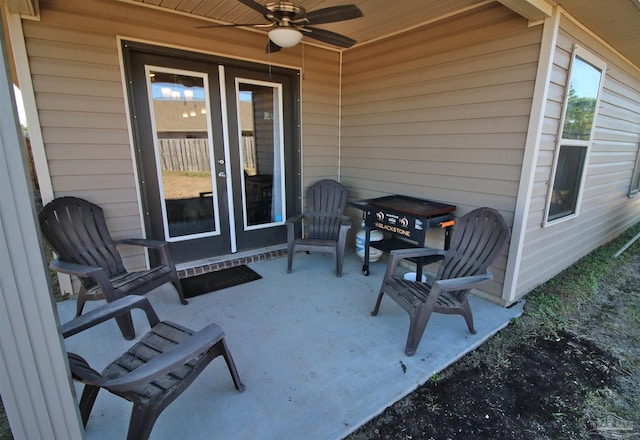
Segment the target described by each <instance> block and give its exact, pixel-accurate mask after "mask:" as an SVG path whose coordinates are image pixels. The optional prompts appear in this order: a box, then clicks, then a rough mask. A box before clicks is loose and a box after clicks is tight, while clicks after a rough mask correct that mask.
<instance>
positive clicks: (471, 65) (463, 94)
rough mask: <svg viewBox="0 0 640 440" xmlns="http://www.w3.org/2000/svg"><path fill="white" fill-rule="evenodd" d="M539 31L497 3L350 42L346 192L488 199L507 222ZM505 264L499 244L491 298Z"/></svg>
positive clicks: (476, 202)
mask: <svg viewBox="0 0 640 440" xmlns="http://www.w3.org/2000/svg"><path fill="white" fill-rule="evenodd" d="M541 34H542V27H541V26H534V27H528V23H527V21H526V20H524V19H522V18H521V17H519V16H518V15H516V14H515V13H513V12H512V11H510V10H509V9H507V8H506V7H504V6H502V5H500V4H498V3H494V4H491V5H489V6H486V7H483V8H480V9H477V10H474V11H472V12H469V13H465V14H463V15H460V16H457V17H453V18H451V19H448V20H446V21H442V22H439V23H436V24H434V25H431V26H428V27H426V28H424V29H422V30H418V31H414V32H411V33H407V34H403V35H401V36H397V37H394V38H390V39H386V40H383V41H381V42H377V43H374V44H370V45H366V46H363V47H357V48H354V49H352V50H349V51H347V52H346V53H345V54H344V65H343V96H342V102H343V107H342V114H343V119H342V149H341V153H342V156H341V174H342V181H343V183H345V184H346V185H347V186H348V187H349V189H350V191H351V193H352V196H353V197H355V198H370V197H377V196H383V195H387V194H405V195H410V196H415V197H422V198H426V199H431V200H436V201H441V202H447V203H451V204H454V205H456V206H457V210H456V215H457V216H461V215H463V214H465V213H467V212H468V211H470V210H472V209H474V208H476V207H480V206H490V207H493V208H496V209H498V210H499V211H500V212H501V213H502V214H503V216H504V217H505V219H506V220H507V223H509V224H511V223H512V221H513V213H514V210H515V204H516V196H517V192H518V185H519V178H520V172H521V166H522V159H523V154H524V145H525V140H526V135H527V127H528V122H529V113H530V111H531V103H532V96H533V89H534V82H535V77H536V68H537V62H538V55H539V51H540V40H541ZM441 236H442V232H441V231H432V233H431V234H430V237H428V238H427V240H428V241H430V240H432V241H436V240H440V239H441ZM439 246H442V243H441V242H440V243H439ZM505 267H506V250H505V251H504V252H503V255H502V257H501V258H500V259H499V260H498V261H497V263H496V264H495V265H494V267H493V268H492V271H493V272H494V281H493V283H492V284H491V285H490V286H488V287H487V288H486V291H487V292H488V293H489V295H490V298H491V299H492V300H495V301H497V302H498V301H499V298H500V295H501V291H502V282H503V279H504V270H505Z"/></svg>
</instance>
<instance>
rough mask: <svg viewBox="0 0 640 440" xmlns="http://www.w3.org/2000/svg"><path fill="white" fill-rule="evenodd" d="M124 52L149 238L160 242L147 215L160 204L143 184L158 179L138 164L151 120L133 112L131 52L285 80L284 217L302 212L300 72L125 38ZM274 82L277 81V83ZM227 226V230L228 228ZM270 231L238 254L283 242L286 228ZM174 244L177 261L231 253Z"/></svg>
mask: <svg viewBox="0 0 640 440" xmlns="http://www.w3.org/2000/svg"><path fill="white" fill-rule="evenodd" d="M122 53H123V61H124V66H125V72H126V76H127V99H128V101H129V108H130V117H131V127H132V131H133V132H132V135H133V141H134V146H135V148H134V151H135V161H136V167H137V171H138V179H139V181H138V185H139V187H140V189H141V191H140V197H141V203H142V209H143V212H144V220H145V221H144V229H145V233H146V236H147V237H149V238H155V239H164V236H163V235H162V236H160V235H159V231H158V230H157V228H155V230H154V228H153V227H152V223H153V222H152V221H151V217H150V216H151V215H152V213H154V212H160V211H158V202H157V201H156V200H154V197H150V195H149V191H150V190H151V191H153V189H152V188H147V187H146V186H145V185H148V183H147V182H154V181H156V175H152V176H149V174H150V172H149V171H148V170H145V169H144V168H145V167H144V166H143V164H144V161H143V160H142V151H141V148H140V145H139V143H140V141H139V140H140V139H141V133H140V131H141V130H144V129H145V128H144V127H150V121H149V120H148V115H147V120H145V118H144V117H143V118H142V119H141V118H140V117H139V115H142V114H143V113H145V111H146V113H148V109H137V108H136V99H135V96H136V92H137V90H136V88H137V87H138V85H135V84H134V83H133V82H132V81H131V80H130V79H131V78H132V75H133V70H132V65H133V61H132V56H133V54H142V55H150V56H154V55H159V56H163V57H170V58H175V59H183V60H189V61H194V62H198V63H207V64H210V65H211V66H212V67H213V66H215V68H216V69H217V68H218V66H220V65H221V66H224V68H225V72H226V70H227V69H228V70H229V71H231V72H243V74H242V75H241V76H242V77H246V78H262V79H264V80H267V81H268V80H269V78H274V81H273V82H281V81H286V80H287V79H288V84H283V87H284V88H286V89H287V93H286V97H285V102H284V103H283V108H284V113H285V114H284V115H283V117H285V118H289V120H288V121H287V122H288V123H287V124H285V127H289V129H288V130H287V129H285V133H284V137H285V155H284V156H285V164H284V167H285V169H284V172H285V195H286V212H285V217H284V218H285V219H286V218H287V217H289V216H291V215H292V214H293V213H296V212H300V210H301V199H302V198H301V193H300V184H301V177H300V176H301V154H300V151H301V147H300V145H301V133H300V127H301V124H300V82H299V80H300V72H299V71H298V70H295V69H288V68H283V67H278V66H269V65H265V64H260V63H252V62H248V61H242V60H235V59H231V58H225V57H220V56H216V55H209V54H203V53H199V52H190V51H187V50H179V49H173V48H167V47H163V46H156V45H151V44H146V43H139V42H131V41H125V40H123V41H122ZM185 70H189V69H188V68H186V69H185ZM245 74H246V75H245ZM225 78H227V75H226V74H225ZM275 78H277V80H276V79H275ZM217 81H218V79H216V83H217ZM225 81H226V82H227V84H225V85H223V87H224V88H225V89H228V83H229V81H230V79H228V78H227V79H225ZM145 87H146V84H145ZM214 92H215V94H216V95H217V92H218V91H217V90H214V91H211V95H214ZM283 95H285V93H283ZM217 99H218V101H219V99H220V98H219V96H218V97H217ZM227 99H229V100H231V99H233V100H235V94H234V95H228V90H227ZM216 104H218V103H217V102H212V105H216ZM220 105H222V104H220ZM234 107H235V103H234V105H233V106H230V105H229V103H228V102H227V106H226V108H227V109H229V108H234ZM227 119H228V120H227V121H226V123H227V127H226V128H225V131H226V133H227V135H228V139H227V141H228V142H229V145H230V150H231V151H233V150H234V147H233V145H232V143H233V142H235V141H237V140H236V139H234V137H237V135H236V134H235V133H237V131H234V130H235V127H234V125H237V124H235V123H233V122H231V121H232V120H233V121H235V117H232V116H229V117H228V118H227ZM219 122H220V126H219V127H216V124H217V123H218V121H215V120H212V126H213V127H214V131H215V130H218V129H220V130H222V129H223V127H222V126H221V124H223V123H224V122H223V121H219ZM154 166H155V165H154ZM213 171H214V170H212V172H213ZM234 179H235V177H234ZM156 186H157V185H156ZM233 188H234V191H237V190H238V188H239V187H238V186H237V185H236V183H235V182H234V183H233ZM156 193H157V190H156ZM221 203H222V202H221ZM225 203H226V201H225ZM221 206H222V205H221ZM227 206H228V204H224V206H222V208H223V209H226V207H227ZM235 211H236V212H237V205H236V209H235ZM227 214H228V213H227ZM234 217H235V225H233V226H231V227H234V228H241V227H243V223H242V216H238V215H235V216H234ZM283 220H284V219H283ZM221 226H222V222H221ZM227 227H229V226H228V225H227ZM269 229H271V230H270V231H269V230H268V229H263V230H262V231H263V235H265V236H268V238H267V239H266V240H265V239H262V240H261V239H260V231H261V230H257V231H251V234H249V235H248V236H247V239H245V240H241V241H236V244H237V248H236V251H247V250H251V249H259V248H262V247H266V246H272V245H277V244H282V243H286V226H285V225H284V224H283V225H281V226H277V227H273V228H269ZM188 241H191V240H187V242H188ZM175 243H183V244H184V241H183V242H172V243H171V244H170V246H171V247H172V251H173V252H174V257H175V258H176V261H178V262H187V261H193V260H197V259H202V258H208V257H214V256H220V255H225V254H228V253H230V250H229V251H220V250H218V251H215V250H213V249H208V250H206V251H202V250H200V251H196V252H190V251H189V249H197V248H198V247H200V246H198V245H197V243H194V244H195V246H191V247H186V246H184V245H182V246H180V245H177V244H175ZM205 247H206V246H205ZM185 249H186V251H185ZM203 252H204V253H203ZM204 254H206V255H204Z"/></svg>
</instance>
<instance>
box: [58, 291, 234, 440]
mask: <svg viewBox="0 0 640 440" xmlns="http://www.w3.org/2000/svg"><path fill="white" fill-rule="evenodd" d="M134 308H138V309H142V310H143V311H144V312H145V314H146V316H147V319H148V321H149V325H150V326H151V329H150V330H149V332H148V333H147V334H146V335H144V336H143V337H142V338H141V339H140V341H139V342H138V343H136V344H135V345H134V346H133V347H131V348H130V349H129V350H127V352H126V353H124V354H123V355H122V356H120V357H118V359H116V360H115V361H113V362H112V363H110V364H109V365H108V366H107V367H106V368H105V369H104V371H103V372H102V373H99V372H97V371H96V370H94V369H93V368H92V367H91V366H90V365H89V363H88V362H87V361H86V360H85V359H84V358H82V357H81V356H79V355H77V354H74V353H68V356H69V365H70V367H71V373H72V375H73V378H74V379H75V380H77V381H80V382H82V383H84V384H85V387H84V390H83V392H82V396H81V398H80V402H79V404H80V414H81V416H82V422H83V424H84V426H86V425H87V421H88V420H89V415H90V414H91V409H92V408H93V404H94V403H95V401H96V398H97V397H98V392H99V391H100V389H101V388H104V389H106V390H108V391H109V392H111V393H113V394H115V395H117V396H120V397H122V398H124V399H127V400H129V401H130V402H132V403H133V408H132V410H131V419H130V421H129V432H128V434H127V439H128V440H145V439H147V438H149V435H150V434H151V430H152V429H153V425H154V423H155V421H156V419H157V418H158V416H159V415H160V413H161V412H162V411H163V410H164V409H165V408H166V407H167V406H168V405H169V404H170V403H171V402H173V401H174V400H175V399H176V398H177V397H178V396H179V395H180V394H181V393H182V392H183V391H184V390H185V389H186V388H187V387H188V386H189V385H190V384H191V383H192V382H193V381H194V380H195V379H196V378H197V377H198V375H199V374H200V373H201V372H202V371H203V370H204V368H205V367H206V366H207V365H209V363H210V362H211V361H212V360H213V359H215V358H216V357H217V356H220V355H222V356H223V357H224V360H225V361H226V363H227V367H228V369H229V372H230V373H231V378H232V379H233V383H234V385H235V387H236V389H237V390H238V391H240V392H242V391H244V389H245V386H244V384H243V383H242V382H241V381H240V377H239V376H238V372H237V370H236V366H235V363H234V361H233V358H232V357H231V353H230V352H229V350H228V348H227V345H226V343H225V340H224V331H223V330H222V328H220V327H219V326H218V325H216V324H213V323H212V324H209V325H208V326H206V327H205V328H204V329H202V330H200V331H198V332H195V331H193V330H189V329H188V328H185V327H182V326H180V325H178V324H175V323H173V322H169V321H160V319H159V318H158V316H157V315H156V313H155V311H154V310H153V308H152V307H151V303H150V302H149V300H148V299H147V298H146V297H143V296H137V295H130V296H126V297H123V298H120V299H118V300H116V301H113V302H110V303H107V304H105V305H103V306H100V307H98V308H96V309H94V310H91V311H89V312H88V313H85V314H83V315H82V316H80V317H77V318H75V319H73V320H71V321H69V322H68V323H66V324H64V325H63V326H62V327H61V330H62V335H63V337H65V338H67V337H69V336H72V335H75V334H77V333H79V332H81V331H84V330H87V329H90V328H91V327H93V326H95V325H98V324H100V323H102V322H104V321H107V320H109V319H111V318H114V317H117V316H118V315H119V314H120V316H122V315H121V314H122V313H125V314H127V315H128V314H130V311H131V310H132V309H134ZM205 386H206V385H205Z"/></svg>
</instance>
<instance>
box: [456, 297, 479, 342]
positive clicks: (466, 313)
mask: <svg viewBox="0 0 640 440" xmlns="http://www.w3.org/2000/svg"><path fill="white" fill-rule="evenodd" d="M460 308H461V309H462V313H461V314H462V317H463V318H464V320H465V321H466V323H467V327H468V328H469V333H471V334H473V335H475V334H476V329H475V328H474V326H473V313H471V306H470V305H469V303H468V302H464V303H463V304H461V305H460Z"/></svg>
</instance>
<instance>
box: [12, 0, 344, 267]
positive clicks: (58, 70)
mask: <svg viewBox="0 0 640 440" xmlns="http://www.w3.org/2000/svg"><path fill="white" fill-rule="evenodd" d="M40 12H41V21H39V22H34V21H28V20H24V21H23V31H24V36H25V44H26V48H27V54H28V57H29V64H30V68H31V77H32V82H33V87H34V93H35V98H36V104H37V107H38V115H39V118H40V122H41V127H42V135H43V140H44V149H45V152H46V160H47V165H48V167H49V169H50V175H51V183H52V187H53V192H54V196H55V197H58V196H63V195H71V194H73V195H76V196H79V197H83V198H86V199H88V200H91V201H92V202H94V203H97V204H98V205H100V206H102V207H103V209H104V210H105V215H106V218H107V224H108V227H109V229H110V230H111V231H112V233H113V235H114V237H115V238H119V237H131V236H141V235H142V234H143V227H142V223H141V216H140V206H139V197H138V191H137V178H136V171H135V169H136V165H135V162H134V158H133V149H132V145H131V136H130V130H129V127H128V119H127V118H128V116H127V104H126V100H125V96H124V87H123V84H122V81H123V79H122V78H123V75H122V72H121V59H120V54H119V47H118V46H119V41H118V37H122V38H123V39H131V40H139V41H144V42H148V43H151V44H158V45H166V46H171V47H178V48H181V49H185V50H192V51H197V52H205V53H212V54H216V55H221V56H226V57H229V58H239V59H243V60H249V61H255V62H257V63H262V64H263V65H264V66H265V71H267V70H268V64H269V62H271V63H273V64H275V65H281V66H285V67H290V68H294V69H301V67H302V66H304V72H303V80H302V82H301V87H302V88H301V99H302V103H301V108H302V139H301V145H302V164H303V187H304V188H306V187H307V186H308V185H309V184H310V183H312V182H314V181H315V180H318V179H320V178H325V177H328V178H337V176H338V160H339V159H338V158H339V154H338V135H339V130H338V127H339V123H338V122H339V53H338V52H335V51H332V50H325V49H320V48H317V47H314V46H308V47H304V49H303V47H302V45H299V46H298V47H295V48H292V49H287V50H284V51H281V52H279V53H275V54H271V55H268V54H265V53H264V48H265V46H266V42H267V40H266V36H265V35H264V34H259V33H255V32H248V31H243V30H239V29H234V28H225V29H196V26H198V25H202V24H204V23H203V22H202V21H198V20H193V19H190V18H188V17H183V16H177V15H172V14H167V13H162V12H160V11H155V10H152V9H147V8H144V9H141V8H140V7H137V6H135V5H130V4H125V3H122V2H113V1H106V0H87V1H84V0H69V1H65V2H57V1H47V0H45V1H41V2H40ZM302 192H303V190H301V193H302ZM136 252H139V251H138V250H137V249H131V250H130V251H129V253H127V251H126V250H125V251H124V253H125V264H127V266H128V267H129V268H131V269H135V268H138V267H143V266H145V265H146V262H145V258H144V255H143V254H140V253H136Z"/></svg>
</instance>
